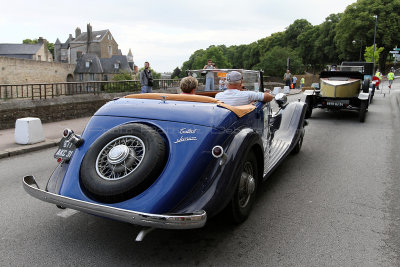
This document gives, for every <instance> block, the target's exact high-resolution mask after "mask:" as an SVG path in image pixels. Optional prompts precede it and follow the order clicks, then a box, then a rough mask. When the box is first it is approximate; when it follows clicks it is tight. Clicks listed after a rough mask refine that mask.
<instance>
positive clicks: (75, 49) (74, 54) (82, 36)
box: [54, 24, 118, 64]
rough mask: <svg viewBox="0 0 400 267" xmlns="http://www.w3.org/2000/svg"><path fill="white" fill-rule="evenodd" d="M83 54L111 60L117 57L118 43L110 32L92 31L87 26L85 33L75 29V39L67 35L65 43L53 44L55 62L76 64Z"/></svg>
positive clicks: (57, 42) (89, 26)
mask: <svg viewBox="0 0 400 267" xmlns="http://www.w3.org/2000/svg"><path fill="white" fill-rule="evenodd" d="M84 54H95V55H97V56H98V57H99V58H111V57H112V56H114V55H118V43H117V42H116V41H115V39H114V37H113V35H112V34H111V32H110V30H108V29H107V30H101V31H93V30H92V26H91V25H90V24H87V31H86V32H82V31H81V29H80V28H79V27H77V28H76V29H75V37H73V36H72V34H70V35H69V37H68V39H67V40H66V41H65V43H61V42H60V40H59V39H57V40H56V42H55V43H54V59H55V61H56V62H65V63H72V64H75V63H77V61H78V59H79V58H80V57H81V56H82V55H84Z"/></svg>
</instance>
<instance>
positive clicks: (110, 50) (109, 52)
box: [108, 45, 112, 56]
mask: <svg viewBox="0 0 400 267" xmlns="http://www.w3.org/2000/svg"><path fill="white" fill-rule="evenodd" d="M108 54H109V55H110V56H111V55H112V46H111V45H109V46H108Z"/></svg>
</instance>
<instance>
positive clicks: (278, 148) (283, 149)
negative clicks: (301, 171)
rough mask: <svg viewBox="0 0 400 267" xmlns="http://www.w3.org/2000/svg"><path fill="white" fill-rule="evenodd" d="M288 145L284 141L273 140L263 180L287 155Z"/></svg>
mask: <svg viewBox="0 0 400 267" xmlns="http://www.w3.org/2000/svg"><path fill="white" fill-rule="evenodd" d="M289 148H290V143H289V142H286V141H284V140H274V141H272V144H271V149H270V156H269V160H268V159H267V160H268V162H267V164H266V168H265V171H264V180H265V179H266V178H267V177H268V176H269V175H270V174H271V173H272V171H273V170H275V168H276V167H278V165H279V163H280V162H281V161H282V160H283V159H284V158H285V155H287V154H288V153H289Z"/></svg>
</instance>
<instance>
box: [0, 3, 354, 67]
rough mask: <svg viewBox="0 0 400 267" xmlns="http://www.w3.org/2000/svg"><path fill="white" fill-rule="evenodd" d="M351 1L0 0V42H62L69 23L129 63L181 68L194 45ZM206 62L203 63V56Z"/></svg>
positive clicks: (314, 19) (234, 37)
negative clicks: (113, 44)
mask: <svg viewBox="0 0 400 267" xmlns="http://www.w3.org/2000/svg"><path fill="white" fill-rule="evenodd" d="M354 2H356V0H335V1H332V0H319V1H315V0H303V1H294V0H293V1H291V0H246V1H244V0H241V1H238V0H231V1H228V0H204V1H190V0H169V1H151V0H147V1H143V0H141V1H136V0H112V1H109V0H108V1H105V0H96V1H90V0H87V1H85V0H80V1H76V0H70V1H63V0H58V1H54V0H52V1H48V0H36V1H32V0H26V1H19V0H13V1H7V2H6V3H3V4H2V5H1V7H0V43H21V42H22V40H23V39H26V38H30V39H35V38H38V37H39V36H42V37H44V38H46V39H47V40H48V41H49V42H52V43H54V42H55V41H56V39H57V38H59V39H60V41H61V42H65V40H66V39H67V38H68V34H69V33H71V34H74V33H75V28H76V27H80V28H81V29H82V32H84V31H86V24H87V23H90V24H91V25H92V28H93V30H94V31H96V30H104V29H109V30H110V31H111V33H112V34H113V36H114V38H115V40H116V41H117V43H118V45H119V48H120V49H121V50H122V53H123V54H127V53H128V50H129V48H131V49H132V53H133V56H134V61H135V64H136V65H138V66H139V67H142V66H143V64H144V62H145V61H149V62H150V65H151V67H152V68H153V69H154V70H156V71H158V72H166V71H172V70H173V69H174V68H175V67H181V66H182V63H183V62H184V61H186V60H187V59H188V58H189V56H190V55H191V54H192V53H193V52H194V51H196V50H198V49H206V48H207V47H209V46H210V45H221V44H224V45H226V46H230V45H240V44H249V43H251V42H254V41H257V40H258V39H260V38H263V37H266V36H269V35H271V34H272V33H274V32H280V31H284V30H285V28H286V27H287V26H289V25H290V24H291V23H293V21H294V20H296V19H307V20H308V21H309V22H310V23H311V24H313V25H318V24H320V23H322V22H323V21H324V20H325V18H326V17H327V16H329V15H330V14H332V13H340V12H343V11H344V10H345V9H346V7H347V6H348V5H349V4H351V3H354ZM205 63H206V62H205Z"/></svg>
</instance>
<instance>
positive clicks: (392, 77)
mask: <svg viewBox="0 0 400 267" xmlns="http://www.w3.org/2000/svg"><path fill="white" fill-rule="evenodd" d="M387 78H388V81H389V88H390V89H391V88H392V84H393V80H394V73H393V71H392V70H391V71H390V72H389V73H388V75H387Z"/></svg>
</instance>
